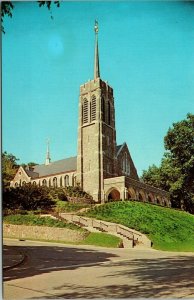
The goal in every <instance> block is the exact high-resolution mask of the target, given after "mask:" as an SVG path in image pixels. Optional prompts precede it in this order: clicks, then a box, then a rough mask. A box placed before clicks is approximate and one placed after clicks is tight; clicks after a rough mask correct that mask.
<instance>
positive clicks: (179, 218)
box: [85, 201, 194, 252]
mask: <svg viewBox="0 0 194 300" xmlns="http://www.w3.org/2000/svg"><path fill="white" fill-rule="evenodd" d="M85 215H86V216H88V217H94V218H96V219H101V220H105V221H109V222H115V223H119V224H123V225H125V226H127V227H129V228H133V229H135V230H138V231H140V232H142V233H144V234H146V235H147V236H148V238H149V239H151V241H152V242H153V247H154V248H155V249H161V250H169V251H193V252H194V216H193V215H190V214H188V213H186V212H183V211H178V210H174V209H170V208H166V207H160V206H157V205H153V204H149V203H142V202H135V201H126V202H112V203H106V204H104V205H100V206H98V207H97V206H96V207H94V208H93V209H91V210H89V211H87V212H86V213H85Z"/></svg>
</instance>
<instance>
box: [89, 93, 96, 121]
mask: <svg viewBox="0 0 194 300" xmlns="http://www.w3.org/2000/svg"><path fill="white" fill-rule="evenodd" d="M90 114H91V115H90V119H91V122H92V121H94V120H96V97H95V96H94V95H93V96H92V101H91V109H90Z"/></svg>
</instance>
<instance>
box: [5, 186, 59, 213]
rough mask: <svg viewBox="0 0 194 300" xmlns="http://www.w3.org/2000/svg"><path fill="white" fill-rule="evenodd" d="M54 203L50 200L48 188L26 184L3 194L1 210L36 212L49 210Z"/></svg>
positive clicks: (6, 190) (7, 190)
mask: <svg viewBox="0 0 194 300" xmlns="http://www.w3.org/2000/svg"><path fill="white" fill-rule="evenodd" d="M54 204H55V201H53V200H52V199H51V196H50V191H49V188H47V187H39V186H35V185H32V184H26V185H24V186H21V187H17V188H9V189H5V190H4V192H3V209H11V210H15V209H20V210H37V209H51V208H52V206H53V205H54Z"/></svg>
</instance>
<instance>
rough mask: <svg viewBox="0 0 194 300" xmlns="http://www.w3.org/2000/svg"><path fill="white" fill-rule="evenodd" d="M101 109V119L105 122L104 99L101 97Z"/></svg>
mask: <svg viewBox="0 0 194 300" xmlns="http://www.w3.org/2000/svg"><path fill="white" fill-rule="evenodd" d="M101 111H102V121H103V122H105V101H104V98H103V97H102V99H101Z"/></svg>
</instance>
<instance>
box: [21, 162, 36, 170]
mask: <svg viewBox="0 0 194 300" xmlns="http://www.w3.org/2000/svg"><path fill="white" fill-rule="evenodd" d="M37 165H38V164H37V163H35V162H29V163H27V164H21V166H22V167H23V168H24V169H25V168H26V167H34V166H37Z"/></svg>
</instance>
